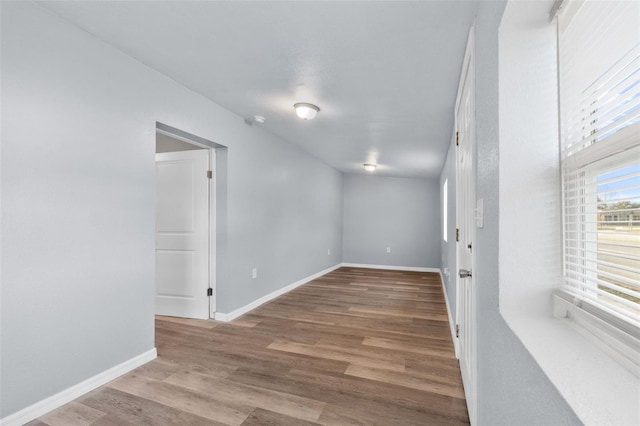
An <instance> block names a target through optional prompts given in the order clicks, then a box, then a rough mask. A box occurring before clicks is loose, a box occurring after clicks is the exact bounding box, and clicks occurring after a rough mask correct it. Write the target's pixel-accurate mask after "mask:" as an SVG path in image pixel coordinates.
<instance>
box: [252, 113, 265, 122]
mask: <svg viewBox="0 0 640 426" xmlns="http://www.w3.org/2000/svg"><path fill="white" fill-rule="evenodd" d="M253 121H255V122H256V123H264V122H265V121H267V119H266V118H264V117H263V116H261V115H254V116H253Z"/></svg>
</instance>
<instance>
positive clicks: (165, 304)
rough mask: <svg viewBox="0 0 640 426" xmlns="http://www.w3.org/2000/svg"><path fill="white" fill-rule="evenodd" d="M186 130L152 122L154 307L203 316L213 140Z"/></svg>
mask: <svg viewBox="0 0 640 426" xmlns="http://www.w3.org/2000/svg"><path fill="white" fill-rule="evenodd" d="M190 136H191V135H188V134H186V133H184V132H180V131H178V130H177V129H172V128H170V127H169V126H165V125H162V124H161V123H157V126H156V270H155V276H156V292H155V302H156V303H155V306H156V312H155V313H156V315H164V316H174V317H183V318H196V319H209V318H214V317H215V312H216V298H215V295H216V182H215V180H216V178H217V176H216V173H215V166H216V146H215V144H213V143H212V142H209V141H205V140H203V139H201V138H197V137H195V136H193V137H190ZM212 145H213V146H212Z"/></svg>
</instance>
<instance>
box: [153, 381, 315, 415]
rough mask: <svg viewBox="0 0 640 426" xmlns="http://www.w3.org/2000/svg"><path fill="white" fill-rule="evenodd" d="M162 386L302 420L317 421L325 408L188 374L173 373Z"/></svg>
mask: <svg viewBox="0 0 640 426" xmlns="http://www.w3.org/2000/svg"><path fill="white" fill-rule="evenodd" d="M164 382H165V383H172V384H174V385H178V386H181V387H183V388H186V389H191V390H193V391H196V392H199V393H206V394H207V395H208V396H209V397H211V398H213V399H215V400H216V401H218V402H220V401H221V402H225V403H229V404H241V405H244V406H250V407H258V408H264V409H271V410H273V411H275V412H278V413H280V414H284V415H287V416H291V417H294V418H298V419H303V420H317V419H318V417H320V413H321V412H322V409H323V408H324V406H325V405H326V404H325V403H322V402H318V401H316V400H313V399H309V398H302V397H299V396H296V395H291V394H287V393H283V392H277V391H271V390H266V389H261V388H256V387H253V386H248V385H244V384H238V383H235V382H233V381H231V380H224V379H217V378H213V377H207V376H204V375H202V374H198V373H193V372H189V371H183V372H180V373H176V374H174V375H173V376H170V377H168V378H167V379H166V380H164Z"/></svg>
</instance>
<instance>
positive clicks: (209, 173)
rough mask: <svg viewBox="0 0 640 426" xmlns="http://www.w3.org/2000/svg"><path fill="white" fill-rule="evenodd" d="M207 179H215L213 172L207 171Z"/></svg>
mask: <svg viewBox="0 0 640 426" xmlns="http://www.w3.org/2000/svg"><path fill="white" fill-rule="evenodd" d="M207 177H208V178H209V179H213V172H212V171H211V170H207Z"/></svg>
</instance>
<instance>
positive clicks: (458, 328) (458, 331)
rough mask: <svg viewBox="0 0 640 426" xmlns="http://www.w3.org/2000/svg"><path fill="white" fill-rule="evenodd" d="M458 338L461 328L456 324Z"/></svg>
mask: <svg viewBox="0 0 640 426" xmlns="http://www.w3.org/2000/svg"><path fill="white" fill-rule="evenodd" d="M456 337H457V338H459V337H460V326H459V325H458V324H456Z"/></svg>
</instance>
